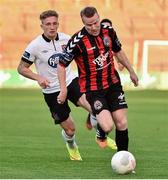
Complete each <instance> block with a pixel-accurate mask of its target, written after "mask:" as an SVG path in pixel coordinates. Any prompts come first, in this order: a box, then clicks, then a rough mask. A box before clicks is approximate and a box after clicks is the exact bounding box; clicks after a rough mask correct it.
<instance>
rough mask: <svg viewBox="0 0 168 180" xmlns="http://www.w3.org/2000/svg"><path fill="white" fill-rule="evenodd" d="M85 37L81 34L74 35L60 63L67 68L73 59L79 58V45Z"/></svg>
mask: <svg viewBox="0 0 168 180" xmlns="http://www.w3.org/2000/svg"><path fill="white" fill-rule="evenodd" d="M82 37H83V35H82V34H81V32H78V33H76V34H74V35H73V36H72V37H71V39H70V40H69V41H68V44H67V46H66V48H65V50H64V52H63V55H62V56H61V58H60V60H59V63H60V64H61V65H63V66H65V67H67V66H68V65H69V64H70V63H71V61H73V59H74V58H75V57H76V56H78V53H79V52H80V49H79V48H78V44H79V42H80V40H81V38H82Z"/></svg>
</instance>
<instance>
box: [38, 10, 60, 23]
mask: <svg viewBox="0 0 168 180" xmlns="http://www.w3.org/2000/svg"><path fill="white" fill-rule="evenodd" d="M51 16H55V17H56V18H58V16H59V15H58V13H57V12H56V11H54V10H47V11H43V12H42V13H41V14H40V17H39V18H40V20H41V21H43V20H44V19H46V18H48V17H51Z"/></svg>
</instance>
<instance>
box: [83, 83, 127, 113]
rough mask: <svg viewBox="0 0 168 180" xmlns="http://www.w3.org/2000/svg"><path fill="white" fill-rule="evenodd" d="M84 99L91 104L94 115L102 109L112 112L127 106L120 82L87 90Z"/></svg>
mask: <svg viewBox="0 0 168 180" xmlns="http://www.w3.org/2000/svg"><path fill="white" fill-rule="evenodd" d="M86 99H87V100H88V102H89V104H90V105H91V108H92V111H93V114H94V115H96V114H99V113H100V112H101V111H102V110H103V109H107V110H109V111H110V112H113V111H116V110H118V109H123V108H128V106H127V103H126V101H125V97H124V91H123V90H122V86H121V84H120V83H116V84H114V85H112V86H110V87H109V88H107V89H103V90H99V91H91V92H87V93H86Z"/></svg>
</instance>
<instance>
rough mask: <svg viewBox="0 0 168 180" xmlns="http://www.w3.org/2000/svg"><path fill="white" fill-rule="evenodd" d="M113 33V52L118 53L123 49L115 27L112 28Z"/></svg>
mask: <svg viewBox="0 0 168 180" xmlns="http://www.w3.org/2000/svg"><path fill="white" fill-rule="evenodd" d="M111 34H112V44H113V47H112V50H113V52H115V53H117V52H119V51H120V50H121V46H122V45H121V42H120V40H119V39H118V37H117V34H116V32H115V31H114V29H113V28H112V29H111Z"/></svg>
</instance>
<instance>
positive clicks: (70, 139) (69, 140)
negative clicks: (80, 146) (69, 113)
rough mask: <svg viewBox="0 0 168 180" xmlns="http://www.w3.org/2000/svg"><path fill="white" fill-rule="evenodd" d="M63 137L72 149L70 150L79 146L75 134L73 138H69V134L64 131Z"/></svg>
mask: <svg viewBox="0 0 168 180" xmlns="http://www.w3.org/2000/svg"><path fill="white" fill-rule="evenodd" d="M62 137H63V139H64V141H65V142H66V143H68V146H69V147H70V148H74V147H76V146H77V145H76V142H75V134H74V135H73V136H72V137H71V136H68V135H67V134H66V132H65V131H64V130H63V129H62Z"/></svg>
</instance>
